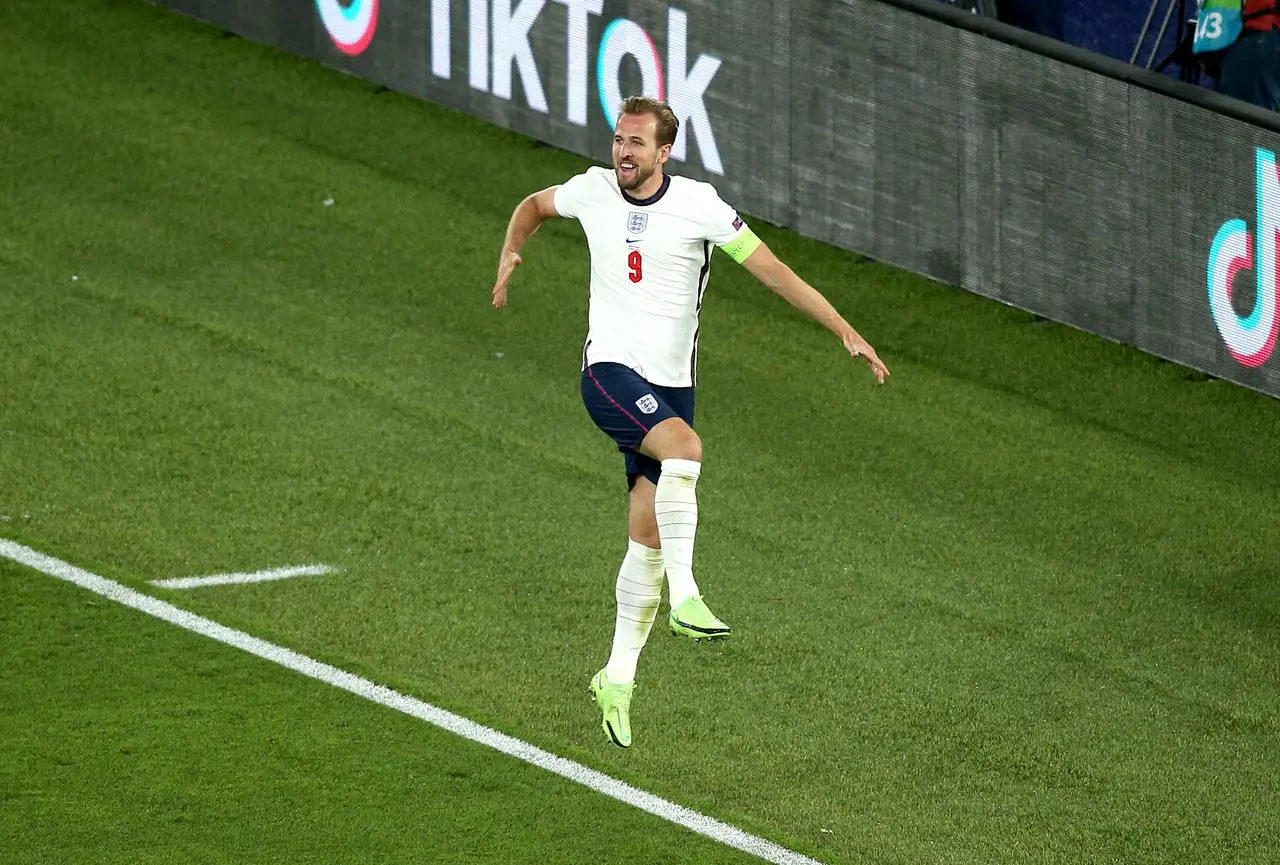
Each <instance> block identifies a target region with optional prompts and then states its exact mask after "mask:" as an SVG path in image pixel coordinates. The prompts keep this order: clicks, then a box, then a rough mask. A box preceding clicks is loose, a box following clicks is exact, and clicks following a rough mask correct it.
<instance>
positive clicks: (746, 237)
mask: <svg viewBox="0 0 1280 865" xmlns="http://www.w3.org/2000/svg"><path fill="white" fill-rule="evenodd" d="M759 247H760V238H758V237H756V233H755V232H754V231H752V230H751V226H749V225H748V226H745V227H743V229H742V231H739V232H738V236H737V237H735V238H734V239H733V240H731V241H729V242H728V243H726V244H725V245H723V246H721V247H720V248H721V249H723V250H724V251H725V252H726V253H727V254H728V256H729V257H730V258H732V259H733V260H734V261H736V262H738V264H742V263H743V262H744V261H746V260H747V259H748V258H750V257H751V253H753V252H755V251H756V250H757V249H758V248H759Z"/></svg>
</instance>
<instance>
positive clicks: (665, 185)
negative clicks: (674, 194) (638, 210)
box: [618, 174, 671, 207]
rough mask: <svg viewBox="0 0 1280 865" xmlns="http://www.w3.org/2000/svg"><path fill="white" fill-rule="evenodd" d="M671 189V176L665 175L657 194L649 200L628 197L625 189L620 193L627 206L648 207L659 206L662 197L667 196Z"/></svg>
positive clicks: (620, 190)
mask: <svg viewBox="0 0 1280 865" xmlns="http://www.w3.org/2000/svg"><path fill="white" fill-rule="evenodd" d="M670 187H671V175H670V174H663V175H662V185H661V186H659V187H658V191H657V192H655V193H654V194H653V195H650V196H649V197H648V198H635V197H634V196H631V195H628V194H627V191H626V190H625V189H619V190H618V191H619V192H621V193H622V198H623V200H624V201H626V202H627V204H631V205H634V206H635V207H648V206H649V205H650V204H657V203H658V202H659V201H661V200H662V196H664V195H666V194H667V190H668V189H669V188H670Z"/></svg>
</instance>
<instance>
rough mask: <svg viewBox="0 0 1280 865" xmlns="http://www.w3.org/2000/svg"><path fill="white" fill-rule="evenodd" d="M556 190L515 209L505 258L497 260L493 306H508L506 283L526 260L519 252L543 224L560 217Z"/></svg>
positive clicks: (538, 194) (535, 196) (528, 199)
mask: <svg viewBox="0 0 1280 865" xmlns="http://www.w3.org/2000/svg"><path fill="white" fill-rule="evenodd" d="M555 194H556V187H554V186H551V187H548V188H547V189H543V190H542V191H540V192H535V193H533V194H532V195H530V196H528V197H526V198H525V199H524V201H521V202H520V203H519V204H518V205H516V209H515V212H513V213H512V214H511V221H510V222H509V223H507V237H506V240H504V241H503V243H502V255H501V256H499V258H498V278H497V280H496V281H495V282H494V283H493V306H494V308H495V309H501V308H502V307H504V306H506V305H507V283H508V282H509V281H510V280H511V274H512V272H513V271H514V270H515V269H516V267H517V266H518V265H519V264H520V262H521V261H522V260H523V259H521V258H520V250H521V249H523V248H524V245H525V243H526V242H528V240H529V238H530V237H532V236H533V233H534V232H535V231H537V230H538V228H539V227H540V226H541V225H542V223H544V222H546V221H547V220H548V219H550V218H551V217H553V216H559V215H560V214H559V213H557V212H556V204H555Z"/></svg>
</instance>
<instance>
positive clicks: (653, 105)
mask: <svg viewBox="0 0 1280 865" xmlns="http://www.w3.org/2000/svg"><path fill="white" fill-rule="evenodd" d="M622 113H623V114H632V115H636V114H652V115H653V117H654V119H655V120H657V121H658V146H659V147H662V146H663V145H666V144H675V143H676V133H678V132H679V131H680V118H679V117H676V113H675V112H674V111H672V110H671V106H670V105H668V104H667V103H665V102H663V101H662V100H661V99H654V98H653V97H652V96H628V97H627V101H626V102H623V103H622Z"/></svg>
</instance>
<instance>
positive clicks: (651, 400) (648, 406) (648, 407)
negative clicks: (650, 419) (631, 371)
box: [636, 393, 658, 414]
mask: <svg viewBox="0 0 1280 865" xmlns="http://www.w3.org/2000/svg"><path fill="white" fill-rule="evenodd" d="M636 408H638V409H640V411H642V412H644V413H645V414H653V413H654V412H655V411H657V410H658V400H657V398H656V397H654V395H653V394H651V393H647V394H645V395H644V396H642V397H640V399H638V400H636Z"/></svg>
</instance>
